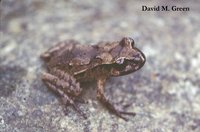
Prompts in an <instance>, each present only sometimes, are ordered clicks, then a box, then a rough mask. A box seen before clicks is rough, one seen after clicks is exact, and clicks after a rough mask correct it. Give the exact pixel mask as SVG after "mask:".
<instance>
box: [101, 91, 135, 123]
mask: <svg viewBox="0 0 200 132" xmlns="http://www.w3.org/2000/svg"><path fill="white" fill-rule="evenodd" d="M97 98H98V99H99V100H100V101H101V102H102V103H103V104H104V105H105V106H106V107H107V108H108V110H109V111H111V112H112V113H114V114H115V115H117V116H118V117H120V118H122V119H124V120H125V121H128V119H127V118H126V117H124V116H123V115H122V114H125V115H131V116H135V115H136V114H135V113H134V112H125V111H120V110H117V109H116V108H115V107H114V106H113V105H112V104H111V103H110V102H109V100H108V99H106V97H105V96H104V95H103V94H97Z"/></svg>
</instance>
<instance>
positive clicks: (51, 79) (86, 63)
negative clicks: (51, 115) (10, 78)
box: [41, 37, 146, 121]
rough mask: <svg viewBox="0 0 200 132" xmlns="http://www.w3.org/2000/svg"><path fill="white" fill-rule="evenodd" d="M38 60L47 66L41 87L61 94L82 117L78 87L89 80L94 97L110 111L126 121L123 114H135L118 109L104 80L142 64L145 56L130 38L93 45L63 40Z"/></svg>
mask: <svg viewBox="0 0 200 132" xmlns="http://www.w3.org/2000/svg"><path fill="white" fill-rule="evenodd" d="M41 58H42V60H43V61H44V62H45V64H46V67H47V72H43V73H42V77H41V78H42V81H43V82H44V84H45V85H46V86H47V87H48V88H49V89H51V90H53V91H55V92H57V93H58V94H59V95H60V97H61V99H62V101H63V104H64V105H65V106H66V107H67V106H72V107H73V108H74V109H75V110H76V111H77V112H78V113H79V114H81V115H82V116H83V117H84V118H87V117H86V116H85V114H84V112H82V111H81V110H80V108H79V107H78V106H77V103H78V102H81V100H82V99H81V97H80V95H81V93H82V91H83V88H81V87H80V84H81V83H83V82H89V81H95V82H96V87H97V89H96V97H97V99H98V100H99V101H100V102H101V103H102V104H103V105H104V106H105V107H106V108H107V109H108V110H109V111H111V112H112V113H114V114H115V115H116V116H118V117H119V118H122V119H124V120H126V121H127V120H128V119H127V118H126V117H125V115H132V116H135V115H136V114H135V113H134V112H126V111H122V110H119V109H117V108H116V107H115V106H114V105H113V104H112V103H111V102H110V100H109V99H108V98H107V97H106V96H105V83H106V80H107V79H109V78H110V77H119V76H124V75H128V74H130V73H133V72H135V71H137V70H139V69H140V68H142V67H143V65H144V64H145V61H146V57H145V55H144V53H143V52H142V51H141V50H139V49H138V48H136V47H135V42H134V39H133V38H131V37H123V38H122V39H121V40H117V41H100V42H98V43H96V44H92V45H90V44H81V43H79V42H78V41H76V40H65V41H61V42H59V43H58V44H57V45H55V46H53V47H51V48H50V49H48V50H47V51H46V52H44V53H43V54H41Z"/></svg>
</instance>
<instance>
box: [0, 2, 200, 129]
mask: <svg viewBox="0 0 200 132" xmlns="http://www.w3.org/2000/svg"><path fill="white" fill-rule="evenodd" d="M166 4H171V5H177V6H188V7H190V11H189V12H178V11H177V12H172V11H169V12H162V11H160V12H156V11H155V12H154V11H152V12H143V11H141V7H142V5H166ZM199 4H200V1H197V0H193V1H186V0H184V1H182V0H180V1H174V3H172V2H169V3H167V2H164V0H154V1H150V0H146V1H145V0H142V1H140V0H137V1H136V0H135V1H132V0H126V1H121V0H110V1H107V0H103V1H100V0H85V1H78V0H60V1H58V0H48V1H41V0H2V1H1V8H0V12H1V23H0V24H1V25H0V26H1V27H0V32H1V36H0V131H1V132H25V131H26V132H32V131H33V132H36V131H37V132H42V131H44V132H45V131H52V132H62V131H69V132H77V131H84V132H94V131H97V132H103V131H110V132H117V131H120V132H122V131H123V132H125V131H127V132H128V131H135V132H144V131H145V132H146V131H152V132H166V131H174V132H177V131H181V132H188V131H190V132H191V131H196V132H199V131H200V83H199V82H200V52H199V51H200V23H199V22H200V17H199V16H200V8H199ZM123 36H130V37H133V38H134V39H135V42H136V45H137V47H139V48H140V49H141V50H142V51H143V52H144V53H145V55H146V57H147V62H146V64H145V66H144V67H143V68H142V69H141V70H139V71H137V72H135V73H134V74H131V75H127V76H124V77H118V78H112V79H110V80H109V81H108V82H107V85H106V90H107V91H106V95H107V96H108V97H109V98H110V99H111V100H112V102H113V103H115V104H116V105H126V104H129V105H130V106H129V107H127V109H126V110H127V111H134V112H136V113H137V115H136V116H135V117H134V118H133V117H129V121H128V122H125V121H124V120H122V119H119V118H117V117H116V116H114V115H112V114H111V113H109V112H108V111H107V109H105V108H104V107H103V106H102V105H101V104H100V103H99V102H98V101H97V100H96V98H95V85H93V84H91V85H90V84H88V86H86V88H85V92H84V95H83V96H84V98H85V99H86V100H88V104H80V105H79V107H80V108H81V109H82V111H84V112H85V113H86V114H87V116H88V119H87V120H84V119H82V118H81V117H80V116H79V115H78V114H77V113H76V112H74V111H73V109H70V108H69V113H68V115H65V114H64V112H63V106H62V104H61V103H60V100H59V98H58V97H57V96H56V95H55V94H54V93H52V92H51V91H49V90H48V89H47V88H46V86H45V85H44V84H43V83H42V81H41V79H40V77H41V72H42V71H45V68H44V65H43V62H42V61H41V60H40V58H39V56H40V54H41V53H42V52H44V51H45V50H47V49H48V48H49V47H51V46H53V45H55V43H57V42H58V41H61V40H65V39H76V40H78V41H80V42H82V43H87V44H90V43H91V42H92V43H95V42H98V41H100V40H105V41H107V40H111V41H112V40H119V39H121V38H122V37H123ZM91 95H92V96H91Z"/></svg>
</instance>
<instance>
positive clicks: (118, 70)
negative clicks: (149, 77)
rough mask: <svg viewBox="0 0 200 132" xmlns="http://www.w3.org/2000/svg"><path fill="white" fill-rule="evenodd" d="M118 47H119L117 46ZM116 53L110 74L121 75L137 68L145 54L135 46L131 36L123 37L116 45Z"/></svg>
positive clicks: (142, 61) (142, 62)
mask: <svg viewBox="0 0 200 132" xmlns="http://www.w3.org/2000/svg"><path fill="white" fill-rule="evenodd" d="M119 47H120V48H119ZM117 48H118V49H120V50H119V52H118V55H117V56H116V58H115V60H114V64H113V67H112V70H111V75H112V76H122V75H126V74H129V73H132V72H134V71H137V70H139V69H140V68H141V67H142V66H143V65H144V63H145V61H146V58H145V55H144V54H143V53H142V52H141V51H140V50H139V49H137V48H136V47H135V43H134V40H133V39H132V38H128V37H124V38H123V39H122V40H121V41H120V42H119V45H118V47H117Z"/></svg>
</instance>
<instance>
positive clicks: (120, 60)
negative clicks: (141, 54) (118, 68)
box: [115, 57, 125, 64]
mask: <svg viewBox="0 0 200 132" xmlns="http://www.w3.org/2000/svg"><path fill="white" fill-rule="evenodd" d="M124 60H125V57H120V58H117V59H116V61H115V62H116V63H117V64H123V63H124Z"/></svg>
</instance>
